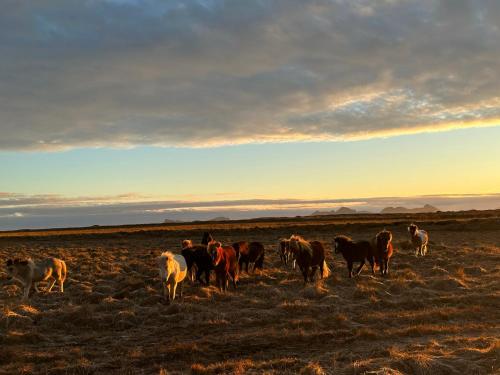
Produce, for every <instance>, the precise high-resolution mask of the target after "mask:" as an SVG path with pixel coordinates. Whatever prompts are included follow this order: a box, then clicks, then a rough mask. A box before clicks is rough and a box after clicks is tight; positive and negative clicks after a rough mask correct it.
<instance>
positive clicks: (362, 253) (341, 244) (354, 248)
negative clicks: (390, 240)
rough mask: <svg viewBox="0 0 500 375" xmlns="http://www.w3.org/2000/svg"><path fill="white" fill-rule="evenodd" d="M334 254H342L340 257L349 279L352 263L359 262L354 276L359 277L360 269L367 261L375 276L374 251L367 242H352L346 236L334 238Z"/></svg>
mask: <svg viewBox="0 0 500 375" xmlns="http://www.w3.org/2000/svg"><path fill="white" fill-rule="evenodd" d="M333 246H334V248H335V253H336V254H338V253H342V256H343V257H344V259H345V260H346V262H347V270H348V271H349V277H352V267H353V264H354V262H360V265H359V267H358V269H357V270H356V275H359V274H360V272H361V269H362V268H363V266H364V265H365V261H366V260H368V262H369V263H370V265H371V267H372V274H373V275H375V251H374V248H373V246H372V244H371V243H370V242H369V241H353V240H352V239H351V238H349V237H347V236H342V235H340V236H336V237H335V238H334V239H333Z"/></svg>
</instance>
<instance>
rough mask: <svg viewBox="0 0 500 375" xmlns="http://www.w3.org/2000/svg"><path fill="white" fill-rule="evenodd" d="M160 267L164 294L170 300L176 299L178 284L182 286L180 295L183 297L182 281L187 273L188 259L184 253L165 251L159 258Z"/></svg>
mask: <svg viewBox="0 0 500 375" xmlns="http://www.w3.org/2000/svg"><path fill="white" fill-rule="evenodd" d="M158 266H159V268H160V279H161V283H162V289H163V296H164V298H165V299H166V300H167V301H168V302H170V301H173V300H174V299H175V291H176V289H177V285H179V286H180V297H181V298H182V282H183V280H184V279H185V278H186V275H187V265H186V260H185V259H184V257H183V256H182V255H179V254H175V255H174V254H173V253H171V252H170V251H165V252H164V253H162V254H161V255H160V258H159V259H158Z"/></svg>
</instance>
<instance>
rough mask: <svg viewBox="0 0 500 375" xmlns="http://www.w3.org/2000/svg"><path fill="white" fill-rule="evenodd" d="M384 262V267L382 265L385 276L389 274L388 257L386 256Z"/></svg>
mask: <svg viewBox="0 0 500 375" xmlns="http://www.w3.org/2000/svg"><path fill="white" fill-rule="evenodd" d="M384 263H385V267H384V268H385V270H384V271H385V275H386V276H387V275H388V274H389V258H387V259H386V260H385V262H384Z"/></svg>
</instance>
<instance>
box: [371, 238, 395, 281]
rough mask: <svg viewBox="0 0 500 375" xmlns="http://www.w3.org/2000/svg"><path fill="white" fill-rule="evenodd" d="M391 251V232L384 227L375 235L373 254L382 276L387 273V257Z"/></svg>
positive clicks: (389, 257)
mask: <svg viewBox="0 0 500 375" xmlns="http://www.w3.org/2000/svg"><path fill="white" fill-rule="evenodd" d="M392 253H393V248H392V233H391V232H389V231H388V230H385V229H384V230H383V231H381V232H378V233H377V235H376V236H375V256H376V260H377V263H378V265H379V266H380V273H381V274H382V275H383V276H386V275H388V274H389V259H391V256H392Z"/></svg>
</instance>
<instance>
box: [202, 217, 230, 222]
mask: <svg viewBox="0 0 500 375" xmlns="http://www.w3.org/2000/svg"><path fill="white" fill-rule="evenodd" d="M230 220H231V219H230V218H228V217H225V216H217V217H214V218H213V219H210V220H207V221H230Z"/></svg>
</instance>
